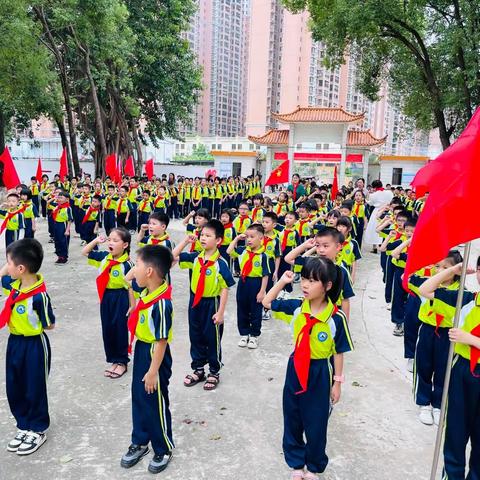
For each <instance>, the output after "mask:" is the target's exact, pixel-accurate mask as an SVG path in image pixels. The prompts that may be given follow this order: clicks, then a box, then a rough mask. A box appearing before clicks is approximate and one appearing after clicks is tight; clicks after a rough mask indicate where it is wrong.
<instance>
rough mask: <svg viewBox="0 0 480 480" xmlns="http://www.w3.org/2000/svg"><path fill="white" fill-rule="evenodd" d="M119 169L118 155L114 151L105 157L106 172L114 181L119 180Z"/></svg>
mask: <svg viewBox="0 0 480 480" xmlns="http://www.w3.org/2000/svg"><path fill="white" fill-rule="evenodd" d="M117 170H118V168H117V156H116V155H115V154H114V153H112V154H111V155H107V157H106V158H105V174H106V175H107V177H110V180H112V181H113V182H115V181H116V180H117Z"/></svg>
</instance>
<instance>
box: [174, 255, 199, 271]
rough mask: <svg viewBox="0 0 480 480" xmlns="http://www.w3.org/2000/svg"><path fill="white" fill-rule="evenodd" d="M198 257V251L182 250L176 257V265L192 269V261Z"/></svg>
mask: <svg viewBox="0 0 480 480" xmlns="http://www.w3.org/2000/svg"><path fill="white" fill-rule="evenodd" d="M197 257H198V252H192V253H187V252H182V253H181V254H180V256H179V258H178V265H179V267H180V268H182V269H189V270H192V268H193V262H194V261H195V259H196V258H197Z"/></svg>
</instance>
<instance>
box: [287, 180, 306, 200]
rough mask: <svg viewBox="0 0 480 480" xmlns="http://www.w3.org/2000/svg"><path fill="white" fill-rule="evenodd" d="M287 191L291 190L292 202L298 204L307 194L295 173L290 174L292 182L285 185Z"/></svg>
mask: <svg viewBox="0 0 480 480" xmlns="http://www.w3.org/2000/svg"><path fill="white" fill-rule="evenodd" d="M287 190H288V191H289V192H292V194H293V196H292V198H293V203H295V205H298V204H299V203H300V202H303V200H305V198H306V196H307V191H306V190H305V186H304V185H302V184H301V183H300V175H298V173H295V174H293V175H292V183H291V184H290V185H289V186H288V187H287Z"/></svg>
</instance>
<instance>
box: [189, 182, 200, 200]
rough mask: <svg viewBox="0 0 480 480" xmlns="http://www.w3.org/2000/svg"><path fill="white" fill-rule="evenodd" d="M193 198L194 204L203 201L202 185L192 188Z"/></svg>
mask: <svg viewBox="0 0 480 480" xmlns="http://www.w3.org/2000/svg"><path fill="white" fill-rule="evenodd" d="M191 198H192V200H193V201H194V202H198V201H199V200H201V199H202V187H201V186H200V185H194V186H193V187H192V191H191Z"/></svg>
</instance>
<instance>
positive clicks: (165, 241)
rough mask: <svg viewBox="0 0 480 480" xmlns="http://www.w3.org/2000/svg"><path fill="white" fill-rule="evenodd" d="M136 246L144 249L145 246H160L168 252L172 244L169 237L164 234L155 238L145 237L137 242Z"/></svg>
mask: <svg viewBox="0 0 480 480" xmlns="http://www.w3.org/2000/svg"><path fill="white" fill-rule="evenodd" d="M138 245H139V246H140V247H144V246H145V245H161V246H163V247H167V248H168V249H169V250H173V248H174V244H173V242H172V241H171V240H170V235H168V233H166V232H165V235H161V236H159V237H155V236H154V235H145V236H144V237H143V238H142V239H141V240H140V241H139V242H138Z"/></svg>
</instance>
